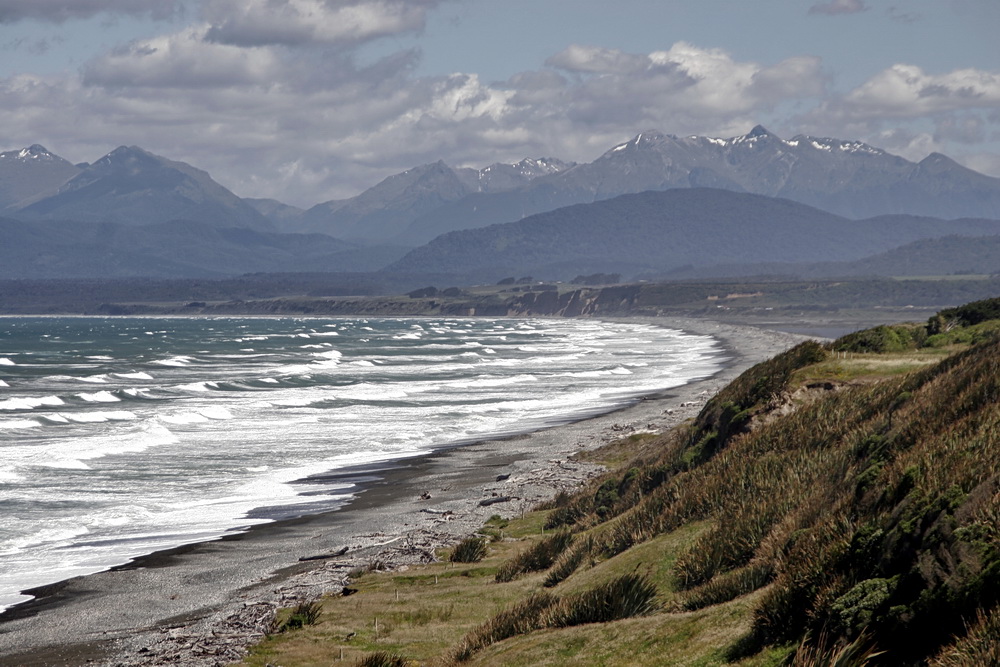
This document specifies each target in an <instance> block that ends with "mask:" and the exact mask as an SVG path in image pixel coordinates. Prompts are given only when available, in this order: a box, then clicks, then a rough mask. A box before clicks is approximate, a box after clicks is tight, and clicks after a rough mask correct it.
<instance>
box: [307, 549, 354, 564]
mask: <svg viewBox="0 0 1000 667" xmlns="http://www.w3.org/2000/svg"><path fill="white" fill-rule="evenodd" d="M347 549H348V547H342V548H340V549H337V550H336V551H334V552H333V553H328V554H319V555H318V556H301V557H300V558H299V562H300V563H304V562H306V561H310V560H327V559H329V558H339V557H340V556H343V555H344V554H346V553H347Z"/></svg>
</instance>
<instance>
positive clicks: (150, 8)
mask: <svg viewBox="0 0 1000 667" xmlns="http://www.w3.org/2000/svg"><path fill="white" fill-rule="evenodd" d="M180 6H181V5H180V2H179V0H0V23H13V22H16V21H22V20H25V19H34V20H38V21H49V22H52V23H64V22H66V21H69V20H73V19H86V18H90V17H92V16H96V15H98V14H128V15H133V16H149V17H151V18H154V19H166V18H170V17H171V16H173V15H174V14H175V13H176V12H177V11H179V10H180Z"/></svg>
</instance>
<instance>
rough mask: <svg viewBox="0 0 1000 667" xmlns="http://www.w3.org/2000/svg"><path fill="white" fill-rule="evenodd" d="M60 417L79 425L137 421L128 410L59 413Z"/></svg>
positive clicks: (133, 414)
mask: <svg viewBox="0 0 1000 667" xmlns="http://www.w3.org/2000/svg"><path fill="white" fill-rule="evenodd" d="M59 416H60V417H63V418H64V419H66V420H68V421H71V422H76V423H78V424H100V423H103V422H109V421H131V420H133V419H137V417H136V415H135V413H134V412H129V411H128V410H112V411H107V410H101V411H92V412H65V413H59Z"/></svg>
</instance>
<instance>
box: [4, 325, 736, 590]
mask: <svg viewBox="0 0 1000 667" xmlns="http://www.w3.org/2000/svg"><path fill="white" fill-rule="evenodd" d="M721 355H722V351H721V349H720V348H719V347H718V345H717V344H716V342H715V341H714V340H712V339H711V338H707V337H704V336H694V335H688V334H684V333H682V332H680V331H676V330H671V329H666V328H660V327H655V326H650V325H644V324H639V323H617V322H597V321H583V320H551V319H545V320H531V319H528V320H516V319H391V320H389V319H386V320H375V319H264V318H218V319H180V318H178V319H166V318H82V317H73V318H60V317H51V318H0V609H3V608H4V607H8V606H10V605H13V604H17V603H18V602H22V601H25V600H27V599H29V598H28V597H26V596H24V595H22V594H21V591H23V590H25V589H27V588H31V587H34V586H39V585H43V584H48V583H54V582H56V581H61V580H63V579H66V578H68V577H72V576H77V575H82V574H88V573H92V572H96V571H100V570H104V569H107V568H109V567H113V566H115V565H120V564H122V563H125V562H127V561H128V560H129V559H131V558H134V557H136V556H140V555H144V554H148V553H152V552H153V551H157V550H160V549H164V548H169V547H175V546H180V545H182V544H186V543H191V542H197V541H203V540H207V539H213V538H217V537H219V536H221V535H223V534H224V533H226V532H227V531H231V530H239V529H242V528H246V527H248V526H250V525H253V524H255V523H260V522H263V521H269V520H273V519H275V518H281V517H288V516H295V515H300V514H303V513H309V512H318V511H324V510H329V509H333V508H336V507H338V506H340V505H342V504H343V503H344V502H346V500H347V499H349V498H350V497H351V493H352V487H351V485H350V484H349V483H345V482H343V481H341V482H336V481H329V482H327V483H325V484H317V483H316V480H311V481H310V483H304V482H303V480H305V479H306V478H308V477H310V476H311V475H319V474H320V473H324V472H329V471H335V470H338V469H342V468H346V467H349V466H352V465H358V464H365V463H372V462H376V461H388V460H393V459H400V458H404V457H408V456H414V455H418V454H420V453H424V452H428V451H430V450H433V449H435V448H438V447H442V446H448V445H454V444H457V443H465V442H473V441H476V440H481V439H484V438H488V437H495V436H502V435H509V434H514V433H523V432H527V431H532V430H536V429H539V428H543V427H546V426H551V425H556V424H559V423H565V422H567V421H572V420H576V419H580V418H583V417H586V416H590V415H594V414H598V413H603V412H607V411H610V410H613V409H616V408H619V407H622V406H624V405H627V404H629V403H631V402H634V401H635V400H636V399H637V398H639V397H641V396H643V395H648V394H650V393H654V392H657V391H661V390H664V389H668V388H670V387H675V386H678V385H681V384H684V383H686V382H689V381H691V380H693V379H696V378H702V377H706V376H708V375H711V374H712V373H714V372H715V371H716V370H717V369H718V366H719V363H720V361H721Z"/></svg>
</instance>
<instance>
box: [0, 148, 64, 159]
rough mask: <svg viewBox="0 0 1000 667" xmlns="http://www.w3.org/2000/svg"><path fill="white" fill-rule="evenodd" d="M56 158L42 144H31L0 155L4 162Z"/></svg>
mask: <svg viewBox="0 0 1000 667" xmlns="http://www.w3.org/2000/svg"><path fill="white" fill-rule="evenodd" d="M55 157H56V156H55V155H53V154H52V153H50V152H49V151H48V150H47V149H46V148H45V146H42V145H41V144H31V145H30V146H28V147H27V148H22V149H21V150H13V151H6V152H4V153H0V159H4V160H22V161H23V160H53V159H55Z"/></svg>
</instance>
